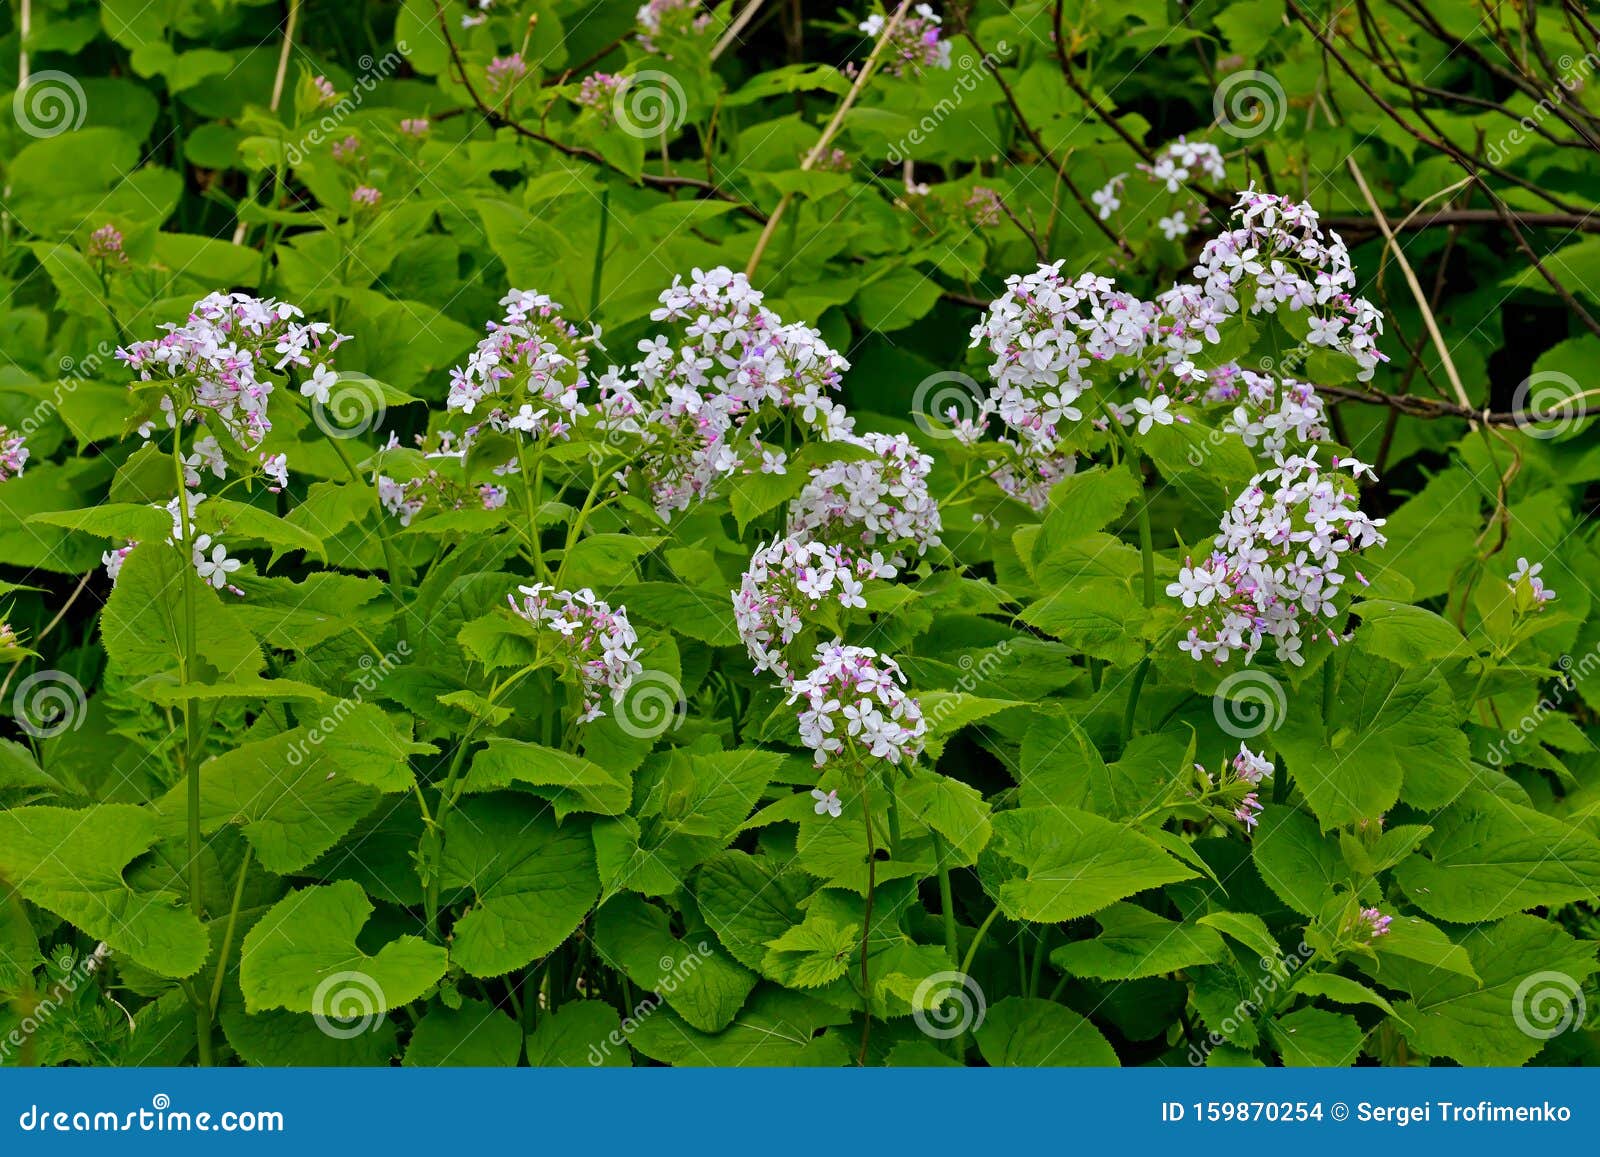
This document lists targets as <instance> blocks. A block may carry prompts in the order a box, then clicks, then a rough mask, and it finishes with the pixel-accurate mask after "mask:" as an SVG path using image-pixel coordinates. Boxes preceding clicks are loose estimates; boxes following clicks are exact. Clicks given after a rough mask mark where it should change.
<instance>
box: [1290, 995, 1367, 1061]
mask: <svg viewBox="0 0 1600 1157" xmlns="http://www.w3.org/2000/svg"><path fill="white" fill-rule="evenodd" d="M1267 1033H1268V1035H1269V1036H1270V1037H1271V1038H1272V1043H1273V1044H1275V1045H1277V1047H1278V1053H1279V1055H1280V1056H1282V1057H1283V1063H1284V1064H1285V1065H1288V1066H1312V1067H1321V1068H1346V1067H1348V1066H1350V1065H1352V1064H1354V1063H1355V1060H1356V1057H1358V1056H1359V1055H1360V1053H1361V1042H1362V1040H1363V1039H1364V1037H1365V1035H1366V1034H1365V1033H1363V1032H1362V1031H1361V1026H1360V1025H1359V1024H1357V1023H1356V1018H1355V1017H1353V1016H1350V1015H1349V1014H1347V1013H1341V1012H1328V1011H1327V1010H1325V1009H1321V1008H1301V1009H1296V1010H1295V1011H1294V1012H1290V1013H1284V1014H1283V1015H1281V1016H1276V1017H1274V1018H1273V1019H1272V1020H1270V1021H1268V1022H1267Z"/></svg>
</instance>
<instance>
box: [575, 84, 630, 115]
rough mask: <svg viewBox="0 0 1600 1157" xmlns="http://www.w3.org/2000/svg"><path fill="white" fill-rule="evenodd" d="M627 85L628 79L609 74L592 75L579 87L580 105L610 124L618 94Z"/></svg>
mask: <svg viewBox="0 0 1600 1157" xmlns="http://www.w3.org/2000/svg"><path fill="white" fill-rule="evenodd" d="M626 83H627V77H623V76H616V75H615V74H613V73H609V72H596V73H592V74H590V75H589V76H586V77H584V78H583V83H582V84H581V85H579V86H578V104H579V105H580V106H582V107H583V108H586V109H591V110H593V111H594V112H596V113H598V114H600V119H601V120H603V121H605V122H607V123H608V124H609V123H610V121H611V116H612V112H611V110H612V108H613V107H614V105H615V103H616V98H617V93H618V92H619V91H620V90H621V88H622V86H623V85H625V84H626Z"/></svg>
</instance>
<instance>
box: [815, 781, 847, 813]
mask: <svg viewBox="0 0 1600 1157" xmlns="http://www.w3.org/2000/svg"><path fill="white" fill-rule="evenodd" d="M811 798H812V799H814V800H816V801H817V804H816V813H817V814H818V815H819V816H821V815H826V816H832V817H833V818H834V819H838V818H839V813H840V812H841V811H842V810H843V808H842V806H841V805H840V803H839V793H838V792H836V791H827V792H825V791H823V790H822V789H821V788H820V787H814V788H812V789H811Z"/></svg>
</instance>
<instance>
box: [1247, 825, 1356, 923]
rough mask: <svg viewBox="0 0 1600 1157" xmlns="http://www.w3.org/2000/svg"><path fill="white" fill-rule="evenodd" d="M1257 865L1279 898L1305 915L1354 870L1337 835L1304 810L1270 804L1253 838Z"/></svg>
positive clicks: (1318, 907) (1345, 882) (1347, 880)
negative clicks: (1328, 833) (1319, 826)
mask: <svg viewBox="0 0 1600 1157" xmlns="http://www.w3.org/2000/svg"><path fill="white" fill-rule="evenodd" d="M1250 854H1251V858H1252V859H1253V860H1254V861H1255V866H1256V871H1258V872H1260V873H1261V878H1262V879H1263V880H1265V881H1266V883H1267V886H1268V887H1269V888H1271V889H1272V890H1273V891H1274V892H1275V893H1277V896H1278V898H1279V899H1280V900H1282V901H1283V902H1284V903H1285V904H1287V905H1288V906H1289V907H1291V908H1293V909H1294V910H1295V911H1296V912H1298V913H1300V914H1301V915H1302V916H1315V915H1317V913H1318V912H1320V911H1321V910H1322V905H1323V903H1324V902H1325V901H1326V900H1327V898H1328V896H1329V895H1330V894H1331V893H1332V892H1333V891H1334V889H1335V887H1336V886H1338V885H1344V886H1348V885H1349V883H1350V872H1349V869H1347V868H1346V867H1345V865H1344V861H1343V859H1342V857H1341V856H1340V855H1339V848H1338V845H1337V844H1336V843H1334V841H1333V839H1332V838H1331V837H1329V836H1324V835H1323V834H1322V832H1320V831H1319V830H1318V829H1317V823H1316V821H1315V820H1313V819H1312V818H1311V817H1310V816H1308V815H1306V814H1305V813H1304V812H1301V811H1296V810H1295V809H1294V808H1290V807H1269V808H1267V809H1266V811H1265V812H1263V813H1262V815H1261V823H1260V826H1258V827H1257V828H1256V831H1255V834H1254V835H1253V836H1252V837H1251V840H1250Z"/></svg>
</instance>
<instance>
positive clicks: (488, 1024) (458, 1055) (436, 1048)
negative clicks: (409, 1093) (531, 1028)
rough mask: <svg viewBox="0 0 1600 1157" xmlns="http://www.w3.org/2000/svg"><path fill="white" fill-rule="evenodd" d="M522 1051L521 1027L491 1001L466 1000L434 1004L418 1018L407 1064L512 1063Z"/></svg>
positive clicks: (478, 1064)
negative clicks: (452, 1004)
mask: <svg viewBox="0 0 1600 1157" xmlns="http://www.w3.org/2000/svg"><path fill="white" fill-rule="evenodd" d="M521 1054H522V1030H521V1029H520V1028H518V1027H517V1022H516V1021H514V1020H512V1019H511V1018H510V1017H509V1016H507V1015H506V1014H505V1013H503V1012H500V1011H499V1010H498V1009H496V1008H495V1007H494V1006H493V1005H491V1004H486V1003H484V1002H483V1001H481V1000H463V1001H462V1002H461V1007H460V1008H448V1007H446V1006H444V1005H435V1006H434V1007H432V1008H430V1009H429V1010H428V1013H427V1015H426V1016H424V1017H423V1018H422V1019H421V1020H419V1021H418V1022H417V1027H416V1028H415V1029H413V1030H412V1032H411V1043H410V1044H409V1045H407V1046H406V1055H405V1059H404V1060H403V1061H401V1062H400V1063H401V1064H403V1065H406V1066H407V1067H413V1068H414V1067H419V1066H420V1067H425V1068H441V1067H445V1066H451V1067H489V1066H492V1067H499V1068H504V1067H509V1066H512V1065H515V1064H516V1063H517V1058H518V1057H519V1056H520V1055H521Z"/></svg>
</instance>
